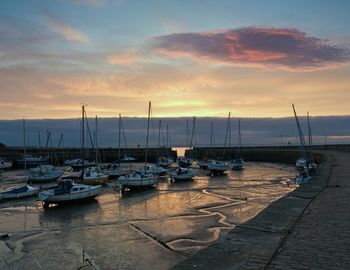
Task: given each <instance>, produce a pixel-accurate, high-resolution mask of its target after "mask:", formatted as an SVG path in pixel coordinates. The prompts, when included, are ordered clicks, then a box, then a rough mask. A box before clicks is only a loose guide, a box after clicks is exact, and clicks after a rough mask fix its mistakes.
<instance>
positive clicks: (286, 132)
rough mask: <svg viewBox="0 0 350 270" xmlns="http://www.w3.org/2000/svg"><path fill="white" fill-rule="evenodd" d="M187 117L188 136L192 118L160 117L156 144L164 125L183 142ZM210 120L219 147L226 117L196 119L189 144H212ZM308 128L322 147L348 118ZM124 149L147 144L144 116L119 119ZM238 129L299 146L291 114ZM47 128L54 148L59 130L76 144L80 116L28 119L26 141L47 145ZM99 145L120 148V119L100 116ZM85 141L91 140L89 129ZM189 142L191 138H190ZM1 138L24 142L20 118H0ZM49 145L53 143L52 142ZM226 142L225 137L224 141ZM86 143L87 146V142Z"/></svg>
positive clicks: (343, 129) (250, 138)
mask: <svg viewBox="0 0 350 270" xmlns="http://www.w3.org/2000/svg"><path fill="white" fill-rule="evenodd" d="M186 120H188V122H189V132H188V133H189V137H191V134H192V131H191V129H192V119H191V118H164V119H163V120H162V128H161V132H160V134H161V138H160V145H166V144H167V139H166V125H168V127H169V139H168V144H170V145H171V146H186V141H187V139H186V134H187V131H186V130H187V129H186ZM211 122H213V127H214V132H213V133H214V138H213V141H212V145H213V146H222V145H223V144H224V140H225V133H226V124H227V119H225V118H197V120H196V134H197V135H196V140H195V139H193V144H194V142H195V141H196V145H199V146H209V145H210V125H211ZM310 122H311V127H312V135H313V142H314V144H321V145H323V144H324V142H325V139H326V142H327V143H329V144H331V143H350V136H349V134H350V125H349V122H350V117H349V116H343V117H342V116H333V117H312V118H311V121H310ZM123 123H124V130H125V136H126V143H127V147H137V145H138V144H139V145H140V146H141V147H143V146H144V145H145V141H146V130H147V120H146V119H145V118H125V119H124V120H123ZM300 124H301V126H302V128H303V132H304V136H305V139H306V141H307V142H308V138H307V135H308V134H307V122H306V118H305V117H300ZM241 126H242V128H241V133H242V144H243V145H281V143H283V144H284V145H287V143H288V141H289V142H291V144H292V145H299V138H298V132H297V127H296V124H295V120H294V118H291V117H290V118H243V119H242V120H241ZM89 127H90V132H91V133H92V134H93V132H94V123H93V120H91V119H90V120H89ZM150 128H151V131H150V137H149V142H150V143H149V144H150V147H157V145H158V119H152V120H151V125H150ZM47 130H50V132H51V134H52V135H51V138H52V145H53V146H57V145H58V142H59V139H60V135H61V134H63V135H64V137H63V142H62V145H64V146H76V147H78V146H79V138H80V130H79V120H78V119H66V120H27V121H26V133H27V144H28V145H33V146H37V145H38V143H39V132H40V138H41V145H42V146H44V145H45V144H46V131H47ZM98 134H99V146H102V147H117V146H118V121H117V119H115V118H114V119H113V118H102V119H99V120H98ZM237 134H238V133H237V119H232V120H231V144H232V146H235V145H237ZM86 136H87V138H86V140H85V141H86V142H87V143H88V144H89V142H90V139H89V138H88V132H86ZM189 141H190V138H189ZM0 142H3V143H5V144H8V145H19V146H20V145H23V135H22V121H19V120H10V121H0ZM50 144H51V143H50ZM227 144H228V140H227ZM89 145H90V144H89ZM121 147H125V142H124V138H123V137H122V138H121Z"/></svg>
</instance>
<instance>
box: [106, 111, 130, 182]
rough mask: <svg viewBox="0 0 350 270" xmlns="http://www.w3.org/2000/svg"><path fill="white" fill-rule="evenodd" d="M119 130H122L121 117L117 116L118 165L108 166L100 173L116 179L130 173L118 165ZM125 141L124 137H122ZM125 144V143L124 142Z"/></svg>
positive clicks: (127, 169)
mask: <svg viewBox="0 0 350 270" xmlns="http://www.w3.org/2000/svg"><path fill="white" fill-rule="evenodd" d="M121 130H122V116H121V114H119V130H118V135H119V136H118V163H111V164H108V165H107V166H106V167H104V168H103V170H102V172H103V173H104V174H106V175H108V176H109V177H110V178H117V177H120V176H123V175H127V174H129V173H130V169H129V168H127V167H124V166H121V164H120V160H121V159H120V147H121ZM124 139H125V137H124ZM125 144H126V142H125Z"/></svg>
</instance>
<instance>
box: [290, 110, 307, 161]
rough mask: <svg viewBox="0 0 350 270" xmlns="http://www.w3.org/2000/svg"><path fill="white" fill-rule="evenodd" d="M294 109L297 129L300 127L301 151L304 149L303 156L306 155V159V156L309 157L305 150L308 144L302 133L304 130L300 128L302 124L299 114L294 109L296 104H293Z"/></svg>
mask: <svg viewBox="0 0 350 270" xmlns="http://www.w3.org/2000/svg"><path fill="white" fill-rule="evenodd" d="M292 107H293V112H294V117H295V122H296V123H297V127H298V132H299V139H300V145H301V149H302V152H303V154H304V155H305V157H306V155H307V153H306V149H305V148H306V143H305V139H304V135H303V131H302V129H301V126H300V123H299V119H298V116H297V113H296V111H295V108H294V104H292Z"/></svg>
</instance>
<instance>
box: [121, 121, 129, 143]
mask: <svg viewBox="0 0 350 270" xmlns="http://www.w3.org/2000/svg"><path fill="white" fill-rule="evenodd" d="M120 125H121V129H122V131H123V138H124V144H125V148H128V144H127V143H126V136H125V129H124V122H123V118H120Z"/></svg>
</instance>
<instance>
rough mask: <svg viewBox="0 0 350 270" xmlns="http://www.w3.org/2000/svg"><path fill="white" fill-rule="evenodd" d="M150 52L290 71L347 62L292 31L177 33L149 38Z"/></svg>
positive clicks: (338, 50) (335, 50)
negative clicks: (150, 39)
mask: <svg viewBox="0 0 350 270" xmlns="http://www.w3.org/2000/svg"><path fill="white" fill-rule="evenodd" d="M151 48H152V50H153V51H155V52H158V53H161V54H165V55H166V56H168V57H176V58H178V57H188V58H192V59H194V60H207V61H210V62H213V63H226V64H232V65H253V66H261V67H269V68H271V67H277V68H282V69H288V70H294V71H303V70H315V69H321V68H329V67H334V66H337V65H339V64H342V63H346V62H349V60H350V53H349V50H348V49H347V48H343V47H341V46H338V45H336V44H332V43H330V42H329V41H326V40H322V39H319V38H316V37H312V36H309V35H308V34H306V33H304V32H301V31H299V30H297V29H293V28H285V29H284V28H283V29H278V28H257V27H246V28H239V29H229V30H224V31H213V32H202V33H177V34H171V35H164V36H158V37H155V38H153V39H152V42H151Z"/></svg>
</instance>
